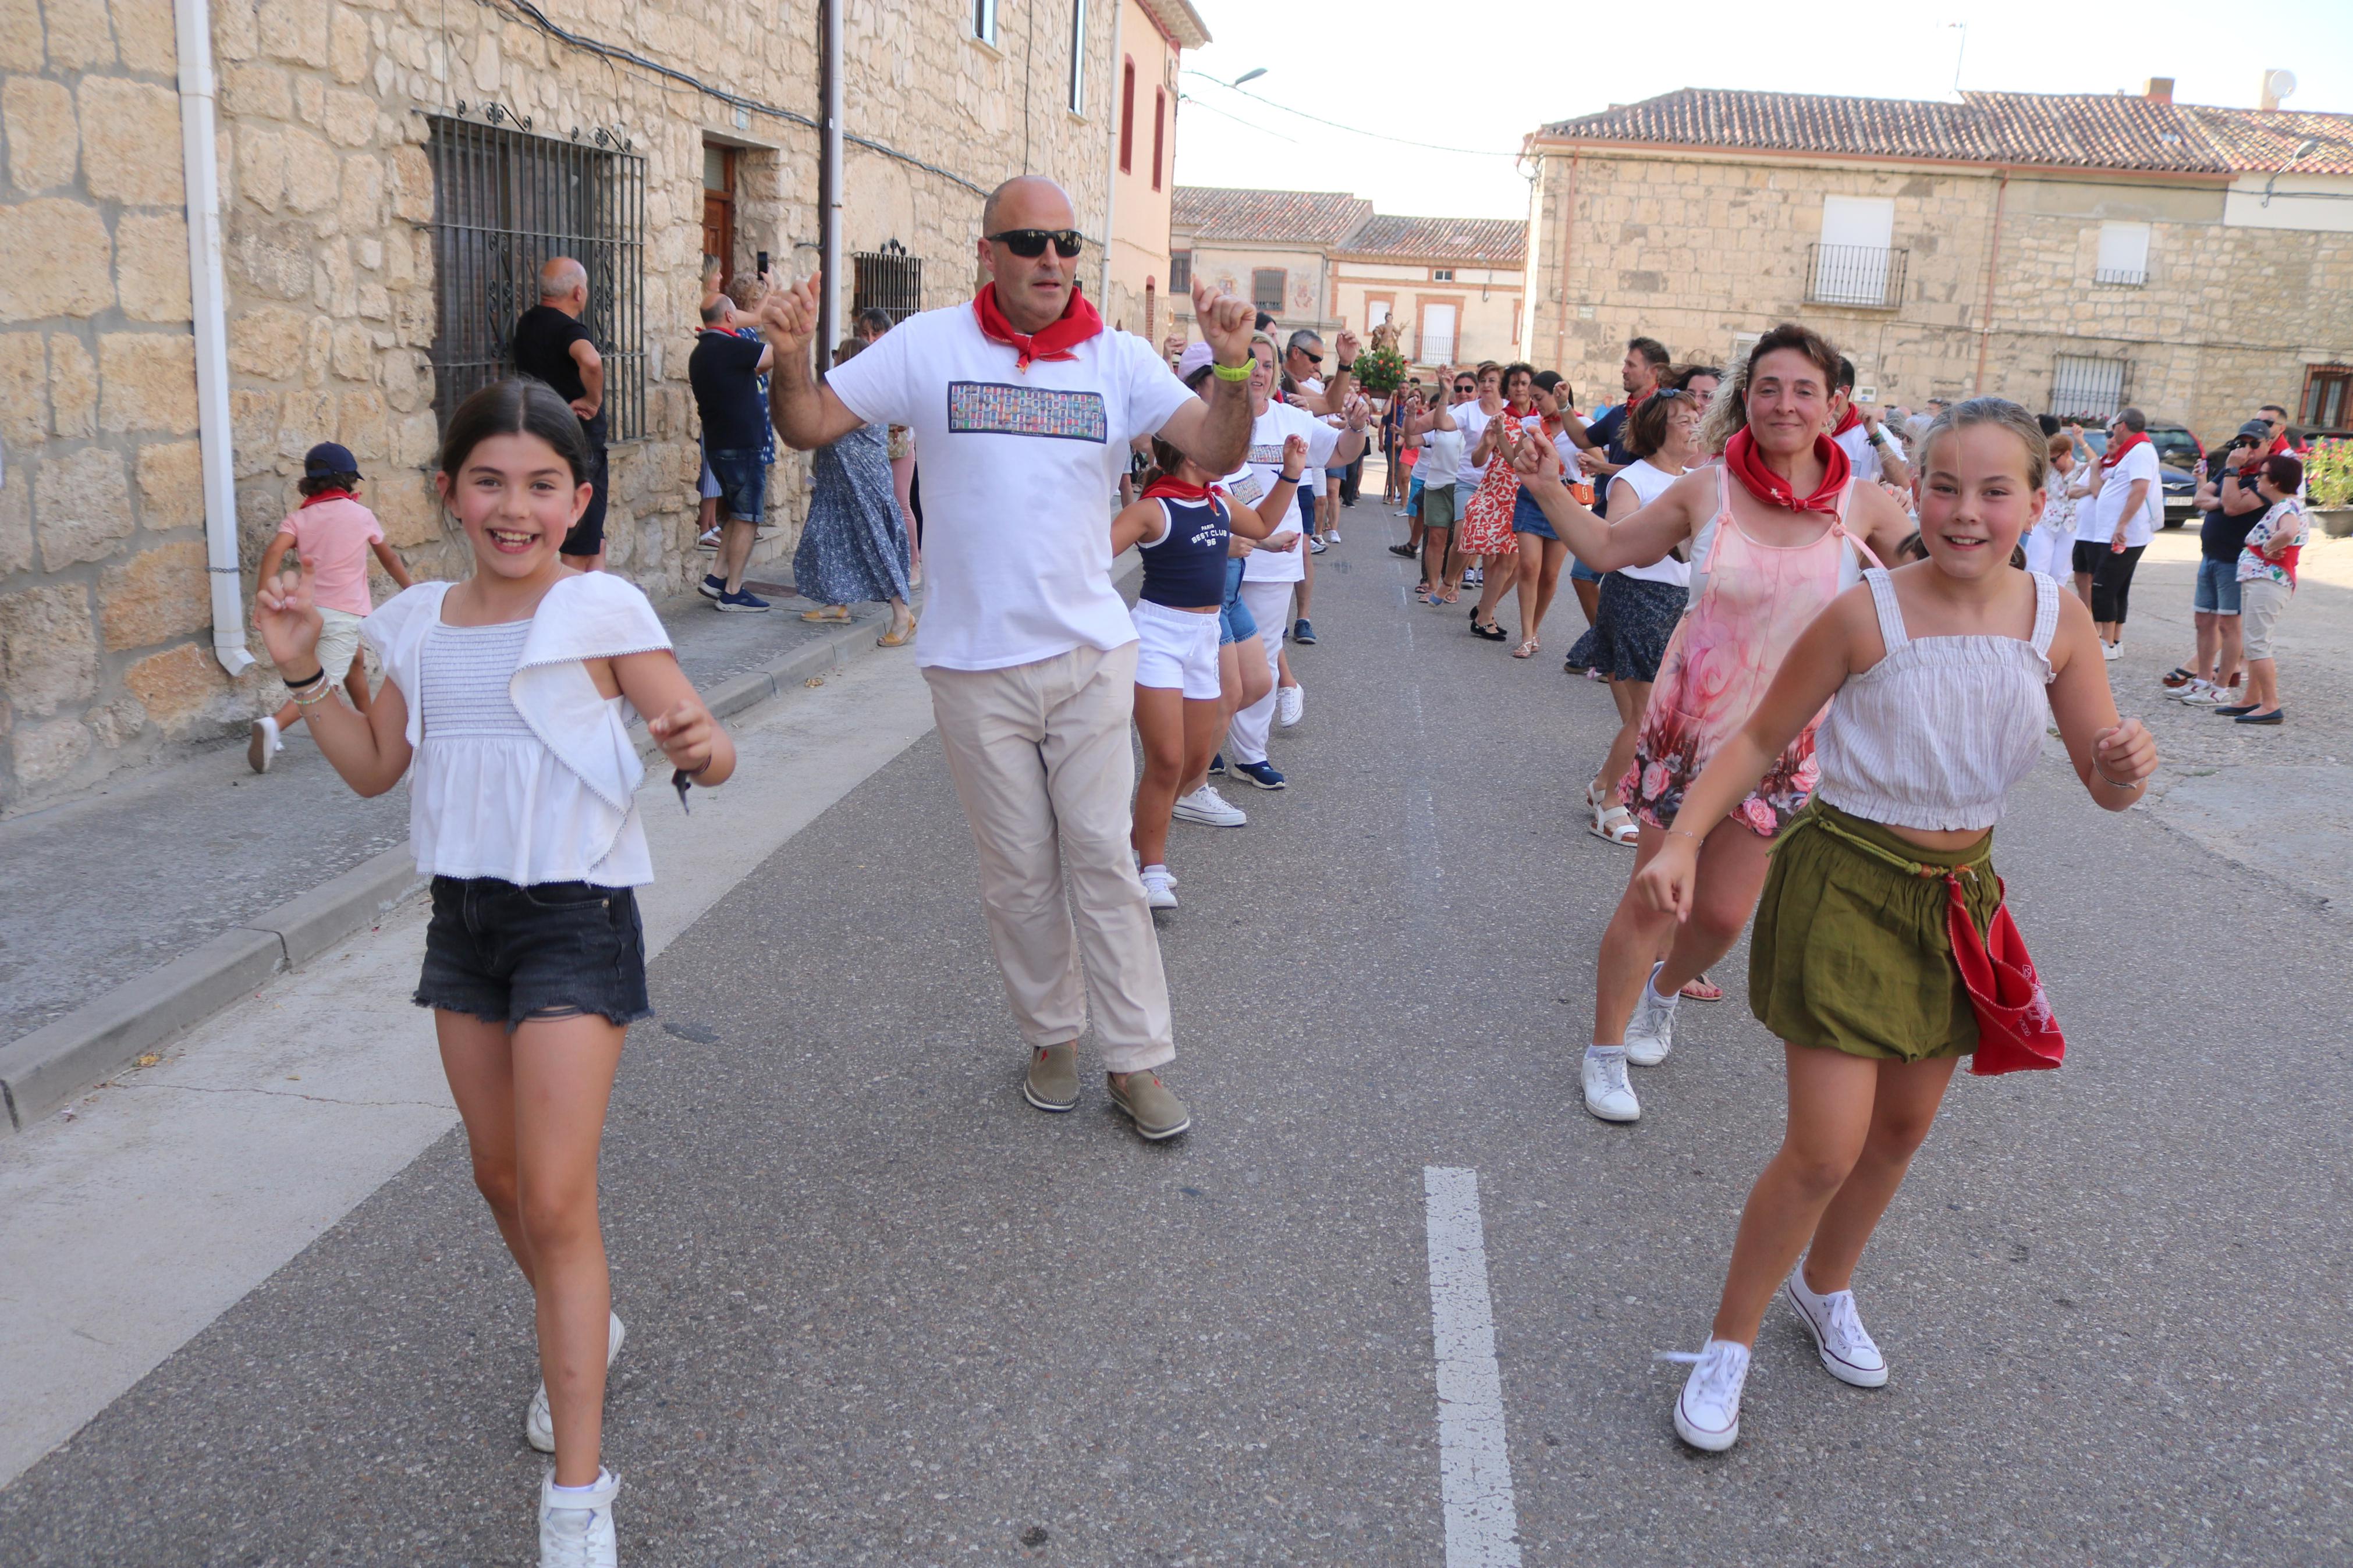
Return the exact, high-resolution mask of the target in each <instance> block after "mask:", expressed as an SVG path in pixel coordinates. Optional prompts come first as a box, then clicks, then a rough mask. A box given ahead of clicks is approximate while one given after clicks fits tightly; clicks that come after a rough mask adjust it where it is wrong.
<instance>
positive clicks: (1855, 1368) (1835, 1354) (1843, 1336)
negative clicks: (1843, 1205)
mask: <svg viewBox="0 0 2353 1568" xmlns="http://www.w3.org/2000/svg"><path fill="white" fill-rule="evenodd" d="M1781 1293H1782V1294H1783V1295H1784V1296H1787V1297H1788V1299H1789V1305H1790V1307H1791V1308H1792V1309H1793V1310H1795V1311H1796V1312H1797V1314H1798V1317H1799V1321H1802V1322H1803V1323H1804V1324H1805V1325H1806V1331H1807V1332H1809V1333H1810V1334H1812V1335H1813V1336H1814V1349H1815V1351H1816V1352H1818V1353H1819V1354H1820V1356H1821V1358H1822V1364H1823V1365H1824V1366H1826V1367H1828V1368H1830V1369H1831V1376H1832V1377H1834V1378H1837V1379H1838V1380H1839V1381H1840V1382H1841V1383H1846V1384H1853V1385H1854V1386H1855V1387H1857V1388H1878V1387H1881V1386H1883V1385H1884V1384H1886V1382H1887V1359H1886V1358H1885V1357H1884V1356H1883V1355H1881V1354H1880V1353H1879V1347H1878V1346H1877V1345H1875V1344H1873V1342H1872V1340H1871V1336H1870V1335H1869V1334H1867V1333H1865V1332H1863V1331H1862V1318H1861V1317H1859V1316H1857V1315H1856V1313H1855V1310H1854V1292H1853V1291H1852V1290H1833V1291H1831V1293H1830V1294H1829V1295H1827V1296H1817V1295H1815V1294H1814V1293H1813V1292H1812V1291H1811V1290H1810V1289H1807V1288H1806V1266H1805V1265H1804V1264H1803V1263H1800V1264H1799V1265H1798V1268H1797V1271H1796V1272H1795V1273H1793V1274H1791V1275H1790V1276H1789V1283H1788V1285H1787V1286H1786V1287H1784V1288H1783V1289H1782V1292H1781Z"/></svg>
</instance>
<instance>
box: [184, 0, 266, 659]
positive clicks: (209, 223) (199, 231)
mask: <svg viewBox="0 0 2353 1568" xmlns="http://www.w3.org/2000/svg"><path fill="white" fill-rule="evenodd" d="M172 14H173V21H174V24H176V26H177V27H178V29H179V44H180V161H181V163H182V166H183V167H184V169H185V173H186V176H187V185H188V293H189V298H190V299H191V300H194V301H195V329H196V431H197V439H198V442H199V445H200V446H201V448H202V450H203V453H204V472H205V564H206V570H207V572H208V573H209V574H210V575H211V578H212V594H213V657H214V658H217V659H218V660H220V663H221V668H223V669H226V670H227V671H228V672H229V674H230V675H231V676H232V677H234V676H237V675H241V674H243V673H244V672H245V671H246V670H247V669H248V668H250V667H251V666H252V664H253V655H252V654H251V653H249V652H248V651H247V650H246V646H245V584H244V581H243V577H242V574H240V573H239V571H238V569H237V465H236V462H235V460H234V455H233V453H232V451H231V448H230V444H229V418H228V321H227V312H226V310H224V308H223V297H224V294H225V288H224V283H223V277H222V268H221V232H220V169H219V165H218V164H217V163H216V162H215V156H216V154H215V151H214V137H213V23H212V8H211V5H210V3H209V0H172Z"/></svg>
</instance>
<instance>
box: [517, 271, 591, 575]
mask: <svg viewBox="0 0 2353 1568" xmlns="http://www.w3.org/2000/svg"><path fill="white" fill-rule="evenodd" d="M587 309H588V269H587V268H585V267H583V266H581V265H580V263H578V262H577V261H575V260H573V259H572V258H570V257H568V256H554V257H550V258H548V260H547V264H546V265H545V266H543V267H542V268H540V269H539V303H538V304H536V305H533V307H532V308H531V309H530V310H525V311H524V312H523V313H522V315H521V316H520V317H518V318H517V319H516V321H515V330H514V344H513V353H514V363H515V369H516V370H517V371H518V372H519V373H521V374H524V375H528V376H532V377H534V378H535V379H537V380H540V381H543V382H545V383H547V384H548V385H550V386H552V387H554V388H555V390H556V393H557V395H559V396H561V397H562V398H563V399H564V400H565V402H567V403H569V404H571V405H572V412H573V413H575V414H576V415H578V416H580V433H581V434H582V435H583V436H585V437H587V440H588V482H589V484H590V486H591V487H593V493H592V494H591V495H590V497H589V500H588V510H586V511H584V512H582V513H581V514H580V521H577V522H575V523H574V524H573V525H572V531H571V532H569V533H567V534H565V536H564V545H563V555H564V563H565V565H567V566H576V567H578V568H579V569H580V570H581V571H583V572H594V571H596V570H597V569H598V568H599V567H601V566H603V565H604V564H605V489H606V468H605V361H604V359H603V357H602V356H601V355H599V354H598V353H596V340H595V339H594V338H592V337H590V336H589V335H588V329H587V328H586V327H585V326H583V325H582V324H581V321H580V317H581V315H582V313H583V312H585V311H586V310H587Z"/></svg>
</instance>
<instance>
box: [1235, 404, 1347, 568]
mask: <svg viewBox="0 0 2353 1568" xmlns="http://www.w3.org/2000/svg"><path fill="white" fill-rule="evenodd" d="M1292 436H1304V437H1307V466H1306V470H1305V471H1306V472H1307V473H1311V474H1312V473H1314V472H1315V471H1316V470H1318V469H1319V468H1323V466H1324V464H1325V463H1326V462H1328V461H1330V460H1331V457H1332V453H1333V451H1334V449H1335V448H1336V447H1338V446H1339V445H1340V432H1338V431H1337V430H1335V429H1334V428H1332V426H1329V425H1326V424H1324V422H1323V421H1322V420H1321V419H1318V418H1316V417H1315V416H1314V415H1313V414H1310V413H1308V412H1307V410H1305V409H1304V408H1298V407H1294V406H1293V405H1291V404H1288V403H1269V404H1268V405H1266V412H1265V413H1263V414H1261V415H1260V416H1258V418H1257V419H1256V420H1255V421H1253V422H1252V423H1251V425H1250V472H1251V473H1253V474H1255V475H1256V476H1257V477H1258V485H1259V493H1260V494H1261V496H1262V495H1265V494H1266V493H1267V492H1268V491H1270V490H1271V489H1274V487H1275V484H1276V482H1277V481H1278V480H1280V479H1282V443H1283V441H1284V439H1285V438H1286V437H1292ZM1305 482H1306V481H1305V480H1304V479H1302V480H1301V483H1302V484H1304V483H1305ZM1285 526H1291V525H1288V524H1286V525H1285ZM1275 531H1276V532H1277V533H1281V532H1282V531H1283V530H1282V529H1280V528H1278V529H1276V530H1275ZM1306 577H1307V545H1306V542H1305V541H1302V542H1300V543H1299V544H1298V545H1297V546H1296V547H1295V548H1293V549H1290V550H1284V551H1273V550H1253V551H1251V552H1250V554H1248V555H1247V556H1245V557H1243V558H1242V581H1243V582H1245V583H1300V582H1304V581H1305V580H1306Z"/></svg>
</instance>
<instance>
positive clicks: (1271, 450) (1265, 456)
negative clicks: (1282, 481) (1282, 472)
mask: <svg viewBox="0 0 2353 1568" xmlns="http://www.w3.org/2000/svg"><path fill="white" fill-rule="evenodd" d="M1244 460H1245V461H1248V462H1252V463H1265V464H1267V465H1268V466H1269V467H1271V468H1281V467H1282V442H1280V441H1254V442H1252V443H1251V444H1250V457H1249V458H1246V459H1244Z"/></svg>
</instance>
